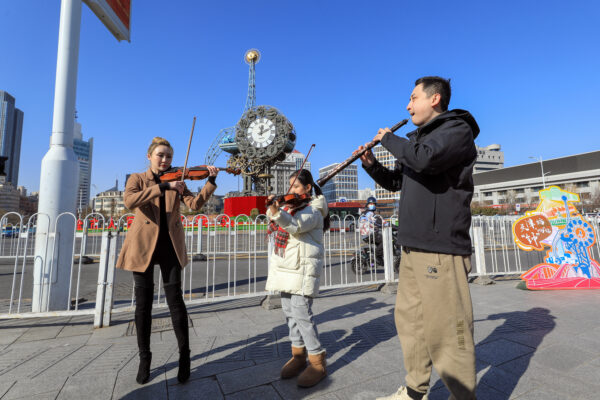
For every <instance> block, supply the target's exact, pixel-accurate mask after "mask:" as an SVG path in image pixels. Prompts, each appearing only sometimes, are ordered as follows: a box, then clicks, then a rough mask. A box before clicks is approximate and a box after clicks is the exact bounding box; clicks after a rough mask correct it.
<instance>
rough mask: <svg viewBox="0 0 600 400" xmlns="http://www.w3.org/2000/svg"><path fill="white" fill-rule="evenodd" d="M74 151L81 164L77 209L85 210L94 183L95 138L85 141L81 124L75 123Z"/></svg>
mask: <svg viewBox="0 0 600 400" xmlns="http://www.w3.org/2000/svg"><path fill="white" fill-rule="evenodd" d="M73 151H74V152H75V155H76V156H77V161H78V162H79V187H78V188H77V209H78V210H85V209H86V207H87V206H88V204H89V203H90V185H91V183H92V154H93V151H94V138H90V140H88V141H85V140H83V133H82V132H81V124H80V123H78V122H77V121H75V126H74V132H73Z"/></svg>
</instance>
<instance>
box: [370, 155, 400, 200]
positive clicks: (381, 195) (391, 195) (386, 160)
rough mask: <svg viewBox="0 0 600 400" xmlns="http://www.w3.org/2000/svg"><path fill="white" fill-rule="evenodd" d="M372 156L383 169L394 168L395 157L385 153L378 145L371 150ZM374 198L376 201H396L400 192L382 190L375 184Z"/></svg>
mask: <svg viewBox="0 0 600 400" xmlns="http://www.w3.org/2000/svg"><path fill="white" fill-rule="evenodd" d="M373 155H374V156H375V158H376V159H377V161H379V162H380V163H381V165H383V166H384V167H386V168H388V169H392V170H393V169H394V168H396V157H394V156H393V155H392V153H390V152H389V151H387V150H386V149H385V147H383V146H382V145H380V144H379V145H377V146H375V147H374V148H373ZM375 197H376V198H377V200H386V199H394V200H398V199H399V198H400V191H397V192H391V191H389V190H387V189H384V188H382V187H381V186H379V185H378V184H377V183H376V184H375Z"/></svg>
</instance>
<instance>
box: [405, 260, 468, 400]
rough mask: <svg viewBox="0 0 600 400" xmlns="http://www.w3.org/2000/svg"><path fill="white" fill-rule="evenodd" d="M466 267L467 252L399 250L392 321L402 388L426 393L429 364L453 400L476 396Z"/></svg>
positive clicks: (429, 374)
mask: <svg viewBox="0 0 600 400" xmlns="http://www.w3.org/2000/svg"><path fill="white" fill-rule="evenodd" d="M470 271H471V259H470V257H469V256H457V255H451V254H439V253H427V252H422V251H417V250H410V251H409V252H406V251H404V250H403V251H402V260H401V262H400V273H399V282H398V294H397V296H396V307H395V320H396V329H397V331H398V336H399V338H400V344H401V346H402V352H403V354H404V366H405V368H406V371H407V375H406V386H408V387H409V388H411V389H413V390H415V391H417V392H420V393H426V392H427V391H428V389H429V379H430V376H431V367H432V365H433V367H434V368H435V369H436V371H437V372H438V374H439V375H440V377H441V378H442V381H443V382H444V384H445V385H446V387H447V388H448V390H449V391H450V393H451V394H452V396H453V398H454V399H457V400H471V399H475V380H476V378H475V345H474V342H473V305H472V303H471V293H470V292H469V285H468V282H467V275H468V274H469V272H470ZM451 398H452V397H451Z"/></svg>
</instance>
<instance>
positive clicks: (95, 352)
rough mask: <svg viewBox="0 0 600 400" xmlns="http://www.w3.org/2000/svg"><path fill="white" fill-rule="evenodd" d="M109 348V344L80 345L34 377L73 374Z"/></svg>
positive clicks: (61, 376)
mask: <svg viewBox="0 0 600 400" xmlns="http://www.w3.org/2000/svg"><path fill="white" fill-rule="evenodd" d="M109 348H110V345H93V346H82V347H80V348H79V349H77V351H75V352H73V353H71V354H69V355H68V356H67V357H65V358H63V359H61V360H60V361H58V362H57V363H55V364H54V365H52V366H51V367H50V368H47V369H46V370H44V371H42V372H40V373H39V374H37V375H36V378H46V377H56V378H57V379H62V378H63V377H64V378H67V377H69V376H72V375H75V374H76V373H77V372H79V371H80V370H82V369H83V368H85V367H86V366H87V365H89V364H90V363H91V362H93V361H94V360H95V359H96V358H97V357H99V356H100V355H101V354H102V353H104V352H105V351H106V350H108V349H109Z"/></svg>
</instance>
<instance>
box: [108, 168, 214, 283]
mask: <svg viewBox="0 0 600 400" xmlns="http://www.w3.org/2000/svg"><path fill="white" fill-rule="evenodd" d="M216 188H217V187H216V186H215V185H213V184H212V183H210V182H206V184H205V185H204V187H203V188H202V190H201V191H200V193H198V195H197V196H195V197H194V196H193V195H192V192H190V191H189V190H188V189H187V188H186V189H185V191H184V192H183V201H184V202H185V204H186V205H187V206H188V207H189V208H191V209H192V210H199V209H200V208H201V207H202V205H204V203H206V201H207V200H208V199H209V198H210V196H211V195H212V194H213V192H214V191H215V190H216ZM161 194H162V192H161V190H160V187H159V185H158V184H157V183H156V182H154V175H153V174H152V170H150V169H148V170H147V171H146V172H144V173H140V174H131V176H130V177H129V179H128V180H127V184H126V185H125V195H124V196H123V201H124V203H125V207H127V208H128V209H130V210H132V211H133V212H135V218H134V219H133V223H132V224H131V226H130V228H129V230H128V232H127V236H126V237H125V242H124V243H123V248H122V249H121V253H120V254H119V259H118V260H117V268H121V269H125V270H128V271H135V272H144V271H145V270H146V269H147V268H148V266H149V264H150V260H151V258H152V254H153V253H154V250H155V247H156V242H157V240H158V231H159V228H160V196H161ZM164 196H165V206H166V207H165V211H166V213H167V225H168V227H169V236H170V237H171V241H172V242H173V248H174V249H175V252H176V253H177V259H178V260H179V264H180V265H181V267H182V268H183V267H185V266H186V265H187V264H188V257H187V252H186V249H185V234H184V232H183V226H182V224H181V214H180V213H179V204H180V200H179V199H178V196H179V194H178V192H177V191H176V190H165V191H164Z"/></svg>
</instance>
